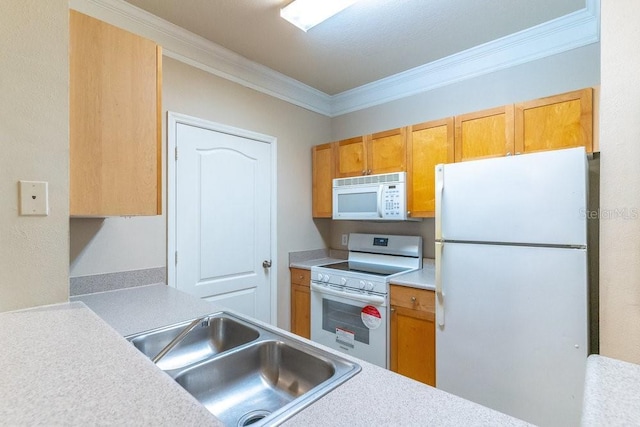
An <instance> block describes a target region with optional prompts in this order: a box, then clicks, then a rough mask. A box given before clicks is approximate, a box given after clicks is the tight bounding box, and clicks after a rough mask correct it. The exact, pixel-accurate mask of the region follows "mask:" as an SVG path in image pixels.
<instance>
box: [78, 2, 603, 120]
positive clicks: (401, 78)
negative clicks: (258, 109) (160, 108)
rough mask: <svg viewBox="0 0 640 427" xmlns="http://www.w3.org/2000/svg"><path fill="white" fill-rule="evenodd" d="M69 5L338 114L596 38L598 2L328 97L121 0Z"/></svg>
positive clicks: (191, 59)
mask: <svg viewBox="0 0 640 427" xmlns="http://www.w3.org/2000/svg"><path fill="white" fill-rule="evenodd" d="M69 3H70V7H71V8H72V9H74V10H77V11H79V12H82V13H85V14H87V15H90V16H93V17H95V18H98V19H101V20H103V21H105V22H108V23H110V24H113V25H116V26H118V27H121V28H124V29H126V30H128V31H131V32H134V33H136V34H139V35H141V36H143V37H147V38H149V39H151V40H154V41H155V42H156V43H158V44H159V45H161V46H162V47H163V53H164V55H165V56H167V57H170V58H174V59H176V60H178V61H181V62H184V63H187V64H189V65H191V66H194V67H196V68H199V69H201V70H204V71H206V72H208V73H211V74H213V75H216V76H218V77H221V78H224V79H227V80H230V81H232V82H235V83H238V84H240V85H242V86H245V87H248V88H251V89H254V90H257V91H259V92H262V93H265V94H267V95H270V96H273V97H275V98H278V99H281V100H284V101H286V102H289V103H291V104H294V105H297V106H299V107H302V108H305V109H308V110H310V111H314V112H316V113H320V114H323V115H326V116H329V117H336V116H340V115H343V114H347V113H351V112H354V111H358V110H362V109H364V108H369V107H373V106H376V105H380V104H384V103H387V102H390V101H395V100H398V99H401V98H405V97H408V96H412V95H416V94H419V93H423V92H427V91H429V90H432V89H435V88H438V87H442V86H446V85H449V84H452V83H456V82H459V81H462V80H466V79H470V78H473V77H477V76H480V75H483V74H488V73H491V72H494V71H498V70H502V69H505V68H509V67H513V66H516V65H520V64H523V63H526V62H529V61H533V60H536V59H541V58H544V57H547V56H551V55H555V54H558V53H562V52H565V51H568V50H571V49H575V48H578V47H582V46H586V45H589V44H592V43H597V42H598V41H599V40H600V0H586V4H585V8H584V9H581V10H578V11H576V12H573V13H571V14H568V15H565V16H562V17H560V18H557V19H554V20H551V21H548V22H545V23H543V24H540V25H537V26H534V27H531V28H528V29H526V30H523V31H520V32H518V33H514V34H511V35H509V36H506V37H503V38H501V39H498V40H494V41H491V42H489V43H485V44H483V45H480V46H476V47H473V48H471V49H468V50H465V51H463V52H460V53H457V54H454V55H451V56H448V57H446V58H442V59H439V60H436V61H433V62H430V63H428V64H425V65H422V66H419V67H416V68H413V69H411V70H408V71H405V72H402V73H398V74H395V75H393V76H390V77H387V78H384V79H381V80H378V81H376V82H373V83H369V84H366V85H363V86H360V87H357V88H355V89H351V90H348V91H345V92H342V93H339V94H337V95H333V96H331V95H328V94H326V93H324V92H321V91H319V90H316V89H314V88H312V87H310V86H308V85H305V84H303V83H301V82H299V81H297V80H295V79H292V78H290V77H287V76H285V75H284V74H282V73H279V72H277V71H274V70H272V69H270V68H268V67H265V66H263V65H260V64H258V63H255V62H253V61H250V60H248V59H246V58H244V57H243V56H240V55H238V54H236V53H235V52H232V51H231V50H228V49H225V48H223V47H221V46H219V45H217V44H215V43H213V42H211V41H209V40H206V39H204V38H203V37H200V36H197V35H195V34H193V33H191V32H189V31H187V30H185V29H183V28H181V27H178V26H177V25H174V24H171V23H170V22H167V21H165V20H163V19H161V18H158V17H156V16H155V15H152V14H150V13H148V12H146V11H143V10H141V9H139V8H137V7H135V6H133V5H131V4H129V3H127V2H125V1H123V0H70V2H69Z"/></svg>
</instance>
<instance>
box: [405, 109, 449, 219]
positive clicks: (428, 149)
mask: <svg viewBox="0 0 640 427" xmlns="http://www.w3.org/2000/svg"><path fill="white" fill-rule="evenodd" d="M407 134H408V137H407V209H408V210H409V212H410V215H411V216H412V217H414V218H419V217H433V216H435V209H436V200H435V192H436V191H435V166H436V165H437V164H440V163H453V161H454V156H453V140H454V120H453V117H450V118H448V119H443V120H435V121H431V122H427V123H421V124H418V125H413V126H410V127H409V129H408V132H407Z"/></svg>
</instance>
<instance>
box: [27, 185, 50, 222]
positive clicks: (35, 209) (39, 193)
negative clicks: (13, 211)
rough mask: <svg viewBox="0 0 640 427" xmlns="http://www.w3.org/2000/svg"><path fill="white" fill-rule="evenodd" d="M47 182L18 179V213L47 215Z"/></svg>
mask: <svg viewBox="0 0 640 427" xmlns="http://www.w3.org/2000/svg"><path fill="white" fill-rule="evenodd" d="M48 186H49V183H47V182H45V181H20V215H40V216H46V215H49V194H48V193H49V190H48Z"/></svg>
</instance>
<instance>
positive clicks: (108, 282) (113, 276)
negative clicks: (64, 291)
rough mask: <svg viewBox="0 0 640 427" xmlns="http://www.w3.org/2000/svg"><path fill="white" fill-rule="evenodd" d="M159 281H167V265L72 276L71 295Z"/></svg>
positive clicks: (70, 281) (70, 282) (70, 283)
mask: <svg viewBox="0 0 640 427" xmlns="http://www.w3.org/2000/svg"><path fill="white" fill-rule="evenodd" d="M157 283H167V269H166V268H165V267H157V268H147V269H143V270H132V271H120V272H117V273H106V274H95V275H91V276H80V277H71V278H70V280H69V295H70V296H75V295H85V294H93V293H96V292H106V291H114V290H116V289H124V288H133V287H136V286H146V285H153V284H157Z"/></svg>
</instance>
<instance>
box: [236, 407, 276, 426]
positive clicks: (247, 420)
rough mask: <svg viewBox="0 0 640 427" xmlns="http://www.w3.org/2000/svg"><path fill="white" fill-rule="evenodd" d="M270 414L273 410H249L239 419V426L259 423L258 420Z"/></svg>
mask: <svg viewBox="0 0 640 427" xmlns="http://www.w3.org/2000/svg"><path fill="white" fill-rule="evenodd" d="M269 415H271V411H265V410H257V411H251V412H248V413H246V414H244V415H243V416H242V418H240V420H239V421H238V427H244V426H250V425H252V424H255V423H257V422H258V421H262V420H263V419H264V418H265V417H268V416H269Z"/></svg>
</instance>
